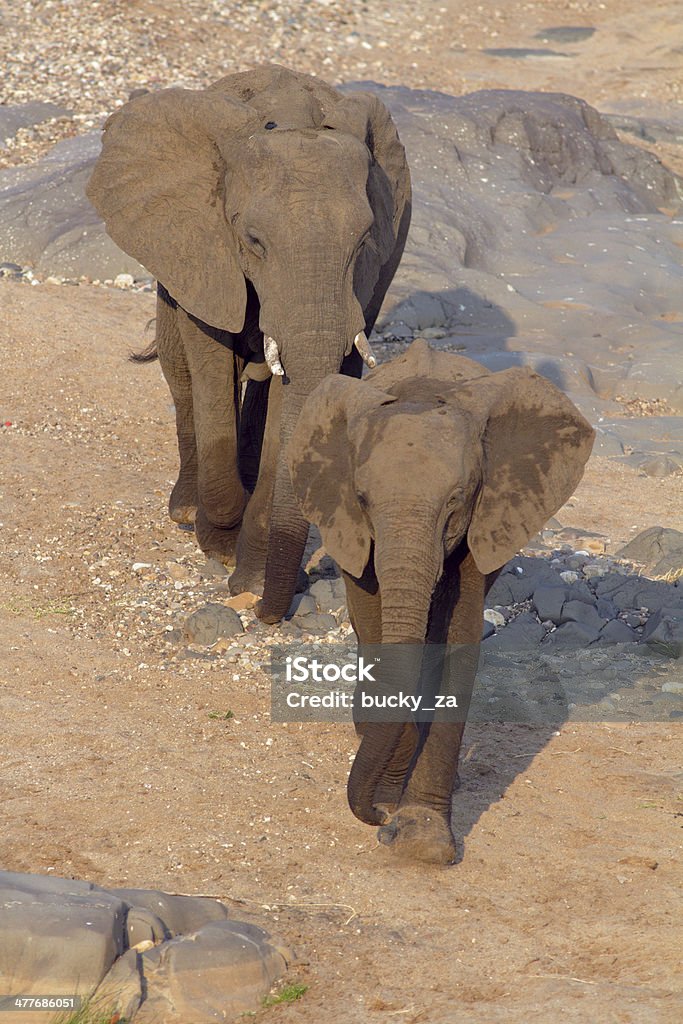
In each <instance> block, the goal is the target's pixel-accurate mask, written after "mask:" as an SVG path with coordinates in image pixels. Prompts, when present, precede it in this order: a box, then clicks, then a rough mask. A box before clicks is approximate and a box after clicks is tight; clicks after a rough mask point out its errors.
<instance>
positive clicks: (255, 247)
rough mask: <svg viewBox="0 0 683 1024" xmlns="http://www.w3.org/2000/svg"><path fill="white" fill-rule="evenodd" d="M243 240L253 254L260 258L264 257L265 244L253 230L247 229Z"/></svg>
mask: <svg viewBox="0 0 683 1024" xmlns="http://www.w3.org/2000/svg"><path fill="white" fill-rule="evenodd" d="M243 242H244V245H245V247H246V248H247V249H248V250H249V252H250V253H251V254H252V256H256V257H257V258H258V259H263V257H264V256H265V255H266V250H265V246H264V245H263V243H262V242H260V241H259V239H258V238H257V237H256V235H255V234H254V233H253V231H245V233H244V238H243Z"/></svg>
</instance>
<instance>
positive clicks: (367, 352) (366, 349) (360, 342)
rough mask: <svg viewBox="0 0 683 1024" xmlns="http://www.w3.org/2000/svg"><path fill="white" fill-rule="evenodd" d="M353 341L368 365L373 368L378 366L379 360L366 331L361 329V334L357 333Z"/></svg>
mask: <svg viewBox="0 0 683 1024" xmlns="http://www.w3.org/2000/svg"><path fill="white" fill-rule="evenodd" d="M353 343H354V345H355V346H356V348H357V349H358V351H359V352H360V354H361V358H362V360H363V362H364V363H365V365H366V366H369V367H370V369H371V370H372V368H373V367H374V366H377V360H376V359H375V357H374V355H373V354H372V349H371V348H370V342H369V341H368V339H367V338H366V336H365V331H361V332H360V334H357V335H356V337H355V338H354V339H353Z"/></svg>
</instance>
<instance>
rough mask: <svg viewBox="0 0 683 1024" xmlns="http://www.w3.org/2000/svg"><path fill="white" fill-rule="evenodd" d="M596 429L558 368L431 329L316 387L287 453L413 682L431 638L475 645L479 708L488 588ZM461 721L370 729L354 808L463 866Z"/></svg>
mask: <svg viewBox="0 0 683 1024" xmlns="http://www.w3.org/2000/svg"><path fill="white" fill-rule="evenodd" d="M593 437H594V432H593V430H592V428H591V427H590V425H589V424H588V423H587V422H586V420H585V419H584V418H583V416H581V414H580V413H579V412H578V410H577V409H576V408H575V406H574V405H573V404H572V403H571V402H570V401H569V399H568V398H567V397H566V396H565V395H563V394H562V392H560V391H559V390H558V389H557V388H556V387H555V386H554V385H553V384H551V383H550V382H549V381H547V380H546V379H545V378H543V377H539V376H538V375H537V374H535V373H533V372H532V371H531V370H529V369H527V368H515V369H509V370H504V371H502V372H499V373H490V372H489V371H488V370H486V369H485V368H484V367H483V366H480V365H479V364H478V363H475V362H473V361H472V360H469V359H465V358H463V357H461V356H455V355H450V354H448V353H445V352H438V351H435V350H433V349H431V348H430V347H429V345H428V344H427V343H426V342H425V341H424V340H422V339H419V340H418V341H415V342H414V343H413V344H412V345H411V347H410V348H409V349H408V351H407V353H406V354H405V355H403V356H401V357H400V358H398V359H395V360H393V361H392V362H390V363H387V364H384V365H382V366H380V367H378V368H377V369H376V370H374V371H373V372H372V373H370V374H369V375H368V376H367V377H366V378H365V379H364V380H362V381H359V380H351V379H349V378H345V377H339V376H337V377H329V378H328V379H327V380H326V381H324V382H323V383H322V384H321V385H320V386H319V387H318V388H316V390H315V391H314V392H313V393H312V394H311V396H310V398H309V399H308V401H307V403H306V405H305V406H304V410H303V412H302V414H301V417H300V419H299V423H298V424H297V427H296V429H295V431H294V435H293V443H292V445H291V446H290V448H289V451H288V456H287V458H288V462H289V466H290V469H291V473H292V482H293V486H294V491H295V493H296V495H297V497H298V499H299V501H300V503H301V507H302V509H303V511H304V513H305V515H306V516H308V518H309V519H310V520H311V521H312V522H314V523H315V524H316V525H317V526H318V527H319V529H320V532H321V535H322V539H323V543H324V545H325V548H326V550H327V551H328V552H329V554H330V555H332V557H333V558H334V559H335V560H336V561H337V563H338V564H339V566H340V568H341V569H342V572H343V576H344V581H345V584H346V592H347V598H348V606H349V612H350V615H351V621H352V623H353V626H354V629H355V631H356V633H357V635H358V638H359V640H360V642H361V643H366V644H376V643H382V644H391V645H411V646H410V647H409V648H408V647H407V648H405V653H403V652H402V651H401V649H400V648H398V647H395V646H392V647H391V648H389V649H387V651H386V655H387V656H388V659H389V663H390V662H391V659H394V658H398V663H397V664H396V662H395V664H396V667H397V669H399V668H400V671H401V679H402V680H406V679H407V680H408V681H409V682H410V681H413V682H414V680H415V678H416V675H415V674H416V673H419V658H420V657H421V655H420V648H421V646H422V645H423V644H425V643H448V644H452V645H456V644H457V645H462V646H461V648H460V650H461V652H462V654H463V660H462V673H463V678H462V680H461V684H460V687H459V691H460V692H461V693H462V694H464V695H465V697H464V701H463V702H462V704H461V705H460V706H463V705H464V706H466V705H467V704H468V703H469V698H468V694H469V693H471V688H472V685H473V683H474V675H475V672H476V666H477V655H478V645H479V640H480V638H481V630H482V616H483V607H484V596H485V594H486V592H487V590H488V588H489V587H490V586H491V584H492V583H493V581H494V579H495V578H496V576H497V575H498V572H499V571H500V569H501V568H502V566H503V565H504V564H505V563H506V562H507V561H509V559H510V558H512V557H513V555H514V554H515V553H516V552H517V550H518V549H519V548H520V547H521V546H522V545H523V544H524V543H525V542H526V541H527V540H528V539H529V538H530V537H531V536H533V534H535V533H536V532H537V531H538V530H539V529H540V528H541V526H542V525H543V523H544V522H545V521H546V520H547V519H548V518H549V517H550V516H551V515H553V514H554V513H555V512H556V511H557V510H558V509H559V508H560V507H561V506H562V505H563V504H564V502H565V501H566V500H567V499H568V498H569V497H570V496H571V494H572V492H573V490H574V488H575V487H576V485H577V484H578V482H579V480H580V479H581V476H582V473H583V469H584V465H585V463H586V461H587V459H588V456H589V454H590V451H591V447H592V444H593ZM416 657H417V659H418V660H417V661H416ZM386 661H387V658H385V657H384V655H383V657H382V662H383V663H384V664H383V665H382V670H383V671H385V672H386V671H387V665H386V664H385V662H386ZM411 673H413V675H412V680H411V677H410V674H411ZM463 729H464V723H462V722H460V723H457V722H446V721H441V722H439V721H435V722H433V723H432V724H431V725H429V724H426V725H422V726H420V727H419V728H418V727H417V726H416V725H415V724H414V723H412V722H408V723H400V722H399V723H389V722H382V723H377V722H375V723H370V722H366V723H362V724H360V725H359V732H360V733H361V735H362V740H361V744H360V747H359V750H358V753H357V755H356V759H355V761H354V765H353V769H352V771H351V775H350V778H349V784H348V796H349V803H350V806H351V809H352V810H353V812H354V814H355V815H356V816H357V817H358V818H360V820H361V821H364V822H367V823H368V824H379V825H381V826H382V827H381V829H380V839H381V840H382V841H383V842H385V843H387V844H388V845H389V846H391V848H392V849H393V850H395V851H396V852H398V853H400V854H404V855H406V856H408V857H411V858H415V859H421V860H426V861H430V862H434V863H451V862H452V861H453V859H454V857H455V845H454V840H453V835H452V832H451V824H450V819H451V795H452V791H453V786H454V781H455V776H456V771H457V764H458V756H459V750H460V741H461V737H462V732H463Z"/></svg>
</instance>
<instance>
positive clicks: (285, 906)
mask: <svg viewBox="0 0 683 1024" xmlns="http://www.w3.org/2000/svg"><path fill="white" fill-rule="evenodd" d="M166 895H167V896H193V897H196V898H197V899H201V900H217V901H218V902H220V901H221V900H230V901H231V902H232V903H251V904H253V906H255V907H260V908H261V909H262V910H269V911H270V910H273V909H279V910H289V909H293V908H296V907H334V908H335V909H336V910H350V911H351V916H350V917H349V918H348V919H347V920H346V921H344V924H345V925H346V924H350V922H351V921H353V919H354V917H358V911H357V910H356V908H355V907H352V906H351V905H350V904H349V903H280V902H278V900H268V902H267V903H265V902H263V901H262V900H250V899H248V898H247V897H246V896H230V895H216V893H214V892H169V893H166Z"/></svg>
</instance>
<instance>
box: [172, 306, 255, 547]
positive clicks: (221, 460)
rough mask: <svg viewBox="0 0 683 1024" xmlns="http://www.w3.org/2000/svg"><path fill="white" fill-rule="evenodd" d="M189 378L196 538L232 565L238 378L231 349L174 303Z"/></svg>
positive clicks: (238, 502) (238, 491) (239, 489)
mask: <svg viewBox="0 0 683 1024" xmlns="http://www.w3.org/2000/svg"><path fill="white" fill-rule="evenodd" d="M177 313H178V322H179V326H180V331H181V334H182V339H183V342H184V347H185V353H186V357H187V364H188V367H189V371H190V377H191V379H192V405H193V410H194V428H195V438H196V446H197V491H198V497H199V502H198V508H197V517H196V520H195V531H196V534H197V541H198V542H199V546H200V547H201V549H202V551H203V552H204V553H205V554H206V556H207V557H213V558H216V559H218V560H219V561H223V562H226V563H228V564H232V563H233V562H234V553H235V544H236V541H237V533H238V531H239V526H240V522H241V519H242V512H243V509H244V504H245V493H244V488H243V486H242V482H241V480H240V476H239V469H238V457H237V419H238V407H239V396H238V391H237V389H238V382H237V380H236V369H235V357H234V355H233V352H232V349H231V348H230V347H229V346H228V345H227V344H224V343H223V342H221V341H220V340H217V338H216V337H215V336H213V334H211V333H209V330H207V329H204V328H203V326H202V325H201V323H200V322H199V321H196V320H195V319H194V318H192V317H190V316H188V314H187V313H185V312H184V311H183V310H181V309H180V308H178V311H177Z"/></svg>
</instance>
